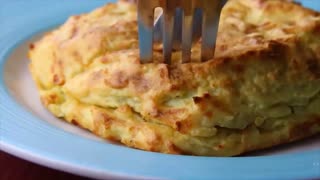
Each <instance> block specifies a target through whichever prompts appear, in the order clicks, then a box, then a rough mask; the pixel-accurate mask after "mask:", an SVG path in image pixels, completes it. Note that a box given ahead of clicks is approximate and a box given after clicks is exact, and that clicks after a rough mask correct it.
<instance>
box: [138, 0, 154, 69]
mask: <svg viewBox="0 0 320 180" xmlns="http://www.w3.org/2000/svg"><path fill="white" fill-rule="evenodd" d="M158 5H159V3H158V2H157V1H154V0H153V1H149V0H139V1H138V28H139V43H140V45H139V46H140V48H139V49H140V61H141V62H142V63H149V62H152V55H153V29H154V28H153V18H154V9H155V7H156V6H158Z"/></svg>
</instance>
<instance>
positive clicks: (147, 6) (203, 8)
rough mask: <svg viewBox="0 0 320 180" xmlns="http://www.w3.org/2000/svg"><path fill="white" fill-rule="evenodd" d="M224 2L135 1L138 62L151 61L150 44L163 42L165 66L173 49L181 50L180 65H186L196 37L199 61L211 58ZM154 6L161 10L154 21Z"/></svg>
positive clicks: (220, 0)
mask: <svg viewBox="0 0 320 180" xmlns="http://www.w3.org/2000/svg"><path fill="white" fill-rule="evenodd" d="M226 2H227V0H139V1H138V26H139V48H140V60H141V62H142V63H148V62H152V52H153V51H152V49H153V42H154V41H161V42H162V43H163V56H164V61H165V63H167V64H170V63H171V55H172V50H173V48H174V49H177V48H178V49H181V51H182V58H181V59H182V63H186V62H190V59H191V48H192V43H193V42H194V40H198V39H199V38H200V36H201V61H206V60H209V59H212V58H213V56H214V48H215V43H216V36H217V32H218V25H219V19H220V13H221V10H222V7H223V6H224V4H225V3H226ZM156 7H161V8H162V10H163V13H162V14H161V15H160V17H159V18H157V20H156V22H154V9H155V8H156ZM199 21H201V22H199ZM199 24H200V25H199Z"/></svg>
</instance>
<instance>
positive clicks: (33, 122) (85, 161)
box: [0, 0, 320, 179]
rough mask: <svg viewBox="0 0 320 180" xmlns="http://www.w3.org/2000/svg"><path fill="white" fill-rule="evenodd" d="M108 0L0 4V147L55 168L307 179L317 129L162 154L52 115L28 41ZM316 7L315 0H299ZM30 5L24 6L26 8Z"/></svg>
mask: <svg viewBox="0 0 320 180" xmlns="http://www.w3.org/2000/svg"><path fill="white" fill-rule="evenodd" d="M106 2H110V1H106V0H104V1H102V0H78V1H75V0H74V1H61V0H60V1H59V0H46V1H41V0H29V1H6V2H2V4H1V7H0V24H1V29H0V148H1V150H3V151H6V152H8V153H10V154H13V155H15V156H18V157H21V158H23V159H26V160H29V161H32V162H35V163H38V164H41V165H44V166H48V167H51V168H54V169H58V170H62V171H66V172H70V173H74V174H78V175H82V176H87V177H92V178H98V179H124V178H125V179H226V178H229V179H231V178H233V177H237V179H248V178H260V179H261V178H265V179H274V178H277V179H309V178H310V179H311V178H319V177H320V135H318V136H314V137H311V138H309V139H306V140H304V141H300V142H295V143H291V144H289V145H282V146H278V147H276V148H271V149H267V150H263V151H257V152H255V153H250V154H246V155H244V156H240V157H196V156H182V155H168V154H160V153H153V152H145V151H141V150H136V149H131V148H127V147H124V146H121V145H118V144H112V143H110V142H108V141H105V140H102V139H100V138H98V137H96V136H94V135H91V134H90V133H89V132H87V131H85V130H82V129H80V128H77V127H74V126H72V125H70V124H67V123H65V122H64V121H62V120H59V119H57V118H55V117H53V116H52V115H51V114H50V113H49V112H48V111H47V110H46V109H45V108H44V107H43V106H42V105H41V103H40V101H39V96H38V94H37V91H36V89H35V85H34V83H33V81H32V80H31V76H30V74H29V72H28V63H29V62H28V59H27V49H28V45H29V44H30V42H32V41H35V40H37V39H39V38H40V36H41V34H42V33H43V32H45V31H48V30H50V29H52V28H53V27H56V26H58V25H59V24H61V23H63V22H64V21H65V20H66V19H67V17H68V16H70V15H72V14H79V13H83V12H88V11H91V10H92V9H94V8H96V7H98V6H101V5H103V4H105V3H106ZM302 2H303V3H305V5H307V6H309V7H312V8H315V9H318V10H320V3H319V2H318V0H305V1H302ZM26 9H28V11H25V10H26Z"/></svg>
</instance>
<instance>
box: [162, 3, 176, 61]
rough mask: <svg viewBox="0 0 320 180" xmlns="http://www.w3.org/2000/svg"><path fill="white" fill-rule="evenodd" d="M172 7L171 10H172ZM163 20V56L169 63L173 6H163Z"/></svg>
mask: <svg viewBox="0 0 320 180" xmlns="http://www.w3.org/2000/svg"><path fill="white" fill-rule="evenodd" d="M167 6H168V4H167ZM172 9H173V10H172ZM163 12H164V22H163V28H164V29H163V31H162V32H163V34H162V37H163V41H162V42H163V56H164V59H165V63H166V64H170V63H171V53H172V44H173V27H174V15H175V8H170V7H164V8H163Z"/></svg>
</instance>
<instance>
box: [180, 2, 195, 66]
mask: <svg viewBox="0 0 320 180" xmlns="http://www.w3.org/2000/svg"><path fill="white" fill-rule="evenodd" d="M184 5H185V6H184V7H183V10H184V12H183V20H182V63H187V62H190V59H191V47H192V33H193V32H192V29H193V28H192V25H193V24H192V23H193V13H194V9H193V4H192V2H190V3H186V4H184Z"/></svg>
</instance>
